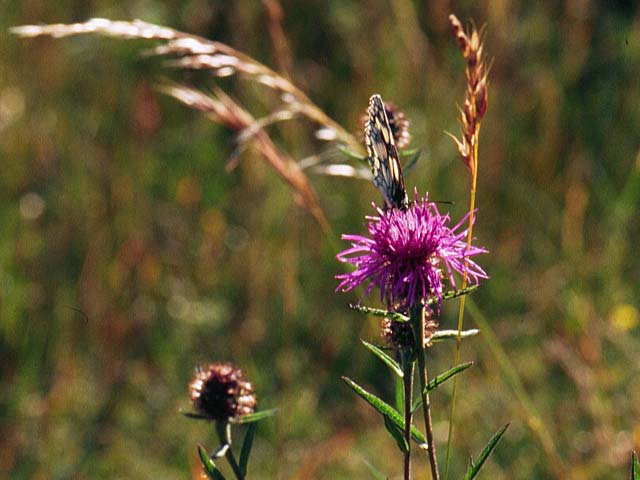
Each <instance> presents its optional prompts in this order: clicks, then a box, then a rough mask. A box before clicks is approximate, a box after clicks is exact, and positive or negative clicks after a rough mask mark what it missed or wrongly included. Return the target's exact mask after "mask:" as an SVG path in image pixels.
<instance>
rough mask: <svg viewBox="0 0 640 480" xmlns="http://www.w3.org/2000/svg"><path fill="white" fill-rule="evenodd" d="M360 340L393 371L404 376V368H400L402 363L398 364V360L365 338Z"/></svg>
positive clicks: (399, 375)
mask: <svg viewBox="0 0 640 480" xmlns="http://www.w3.org/2000/svg"><path fill="white" fill-rule="evenodd" d="M360 341H361V342H362V344H363V345H364V346H365V347H367V349H368V350H369V351H371V353H373V354H374V355H375V356H376V357H378V358H379V359H380V360H382V361H383V362H384V363H386V364H387V365H388V366H389V367H390V368H391V370H393V373H395V374H396V375H397V376H398V377H400V378H402V377H404V372H403V371H402V368H400V365H398V362H396V361H395V360H394V359H393V358H391V357H390V356H389V355H388V354H387V353H385V352H384V351H383V350H382V349H380V348H379V347H376V346H375V345H373V344H371V343H369V342H365V341H364V340H360Z"/></svg>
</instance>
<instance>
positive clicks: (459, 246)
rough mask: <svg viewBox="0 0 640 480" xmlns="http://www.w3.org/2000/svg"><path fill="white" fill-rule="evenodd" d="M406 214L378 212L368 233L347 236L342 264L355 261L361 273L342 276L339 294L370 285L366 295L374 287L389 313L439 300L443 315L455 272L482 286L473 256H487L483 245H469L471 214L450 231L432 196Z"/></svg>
mask: <svg viewBox="0 0 640 480" xmlns="http://www.w3.org/2000/svg"><path fill="white" fill-rule="evenodd" d="M414 198H415V201H414V202H413V203H412V204H411V205H410V206H409V208H407V209H406V210H404V211H403V210H399V209H389V210H386V211H384V210H382V209H381V208H378V207H375V205H374V207H375V208H376V211H377V213H378V215H377V216H374V217H367V218H368V219H369V220H370V221H369V225H368V228H369V235H370V237H364V236H361V235H342V239H343V240H347V241H349V242H351V248H348V249H346V250H344V251H343V252H341V253H339V254H338V255H337V258H338V260H339V261H341V262H344V263H351V264H352V265H354V266H355V267H356V269H355V270H354V271H352V272H350V273H344V274H341V275H337V276H336V278H337V279H339V280H340V284H339V285H338V287H337V288H336V290H342V291H343V292H347V291H349V290H352V289H354V288H355V287H357V286H358V285H360V284H363V283H366V284H367V286H366V290H365V294H364V296H366V295H368V294H369V293H371V291H372V290H373V289H374V287H376V286H377V287H378V288H379V289H380V299H381V300H384V299H386V301H387V306H388V308H389V309H390V310H394V311H406V310H408V309H409V308H411V307H412V306H414V305H416V304H418V303H419V302H420V301H425V300H427V299H428V298H431V297H436V298H437V299H438V301H437V303H436V311H437V312H439V311H440V306H441V303H442V293H443V290H444V286H443V281H444V280H445V279H446V280H448V281H449V283H450V284H451V286H452V287H453V288H455V286H456V283H455V279H454V277H453V272H454V271H455V272H457V273H458V274H460V275H466V276H467V278H468V279H470V280H471V281H473V282H475V283H476V284H477V283H478V280H479V279H480V278H487V274H486V273H485V272H484V270H483V269H482V268H481V267H480V266H479V265H478V264H476V263H475V262H474V261H473V260H471V257H473V256H475V255H478V254H480V253H486V250H485V249H484V248H481V247H476V246H471V247H467V243H466V241H465V239H466V236H467V229H466V228H465V229H463V226H464V225H465V224H466V222H467V220H468V216H469V215H468V214H467V215H466V216H465V217H464V218H463V219H462V220H460V222H458V223H457V224H456V225H455V226H453V227H450V226H449V222H450V217H449V215H448V214H446V215H442V214H441V213H440V212H439V211H438V207H437V206H436V204H435V203H433V202H429V201H428V198H427V197H425V198H422V199H419V198H418V192H417V190H416V191H415V192H414Z"/></svg>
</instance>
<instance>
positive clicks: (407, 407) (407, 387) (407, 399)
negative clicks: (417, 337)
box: [400, 349, 415, 480]
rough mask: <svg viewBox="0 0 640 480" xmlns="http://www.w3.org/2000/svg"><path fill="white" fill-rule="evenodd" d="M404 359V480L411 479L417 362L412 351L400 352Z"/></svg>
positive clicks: (404, 350)
mask: <svg viewBox="0 0 640 480" xmlns="http://www.w3.org/2000/svg"><path fill="white" fill-rule="evenodd" d="M400 355H401V358H402V371H403V373H404V376H403V377H402V382H403V385H404V438H405V440H406V442H407V450H406V451H405V453H404V480H410V478H411V413H412V408H411V404H412V397H413V393H412V390H413V369H414V366H415V360H413V359H412V358H411V357H412V351H411V349H403V350H402V351H401V352H400Z"/></svg>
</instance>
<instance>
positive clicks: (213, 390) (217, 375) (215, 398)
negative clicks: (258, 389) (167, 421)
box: [189, 363, 256, 420]
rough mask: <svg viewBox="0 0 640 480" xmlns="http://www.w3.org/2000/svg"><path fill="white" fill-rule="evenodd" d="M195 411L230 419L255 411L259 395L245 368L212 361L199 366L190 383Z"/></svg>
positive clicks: (207, 415)
mask: <svg viewBox="0 0 640 480" xmlns="http://www.w3.org/2000/svg"><path fill="white" fill-rule="evenodd" d="M189 392H190V395H191V401H192V403H193V408H194V409H195V411H196V412H197V413H198V414H200V415H202V416H203V417H206V418H208V419H210V420H229V419H231V418H236V417H241V416H243V415H248V414H250V413H253V412H254V411H255V408H256V396H255V394H254V393H253V386H252V385H251V383H249V382H247V381H246V379H245V378H244V375H243V373H242V370H240V369H239V368H237V367H236V366H235V365H232V364H230V363H212V364H211V365H209V366H207V367H205V368H197V369H196V377H195V378H194V379H193V380H192V381H191V383H190V384H189Z"/></svg>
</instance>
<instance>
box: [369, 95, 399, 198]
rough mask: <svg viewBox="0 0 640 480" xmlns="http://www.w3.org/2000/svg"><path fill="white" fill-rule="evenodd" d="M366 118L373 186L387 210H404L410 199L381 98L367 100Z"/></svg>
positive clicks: (375, 97) (376, 96)
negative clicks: (378, 192)
mask: <svg viewBox="0 0 640 480" xmlns="http://www.w3.org/2000/svg"><path fill="white" fill-rule="evenodd" d="M368 114H369V118H368V120H367V122H366V124H365V128H364V138H365V145H366V147H367V154H368V160H369V165H370V166H371V173H372V174H373V184H374V185H375V186H376V188H377V189H378V190H379V191H380V193H382V196H383V197H384V201H385V203H386V204H387V207H388V208H396V209H399V210H405V209H406V208H407V207H408V205H409V197H408V196H407V191H406V189H405V186H404V178H403V176H402V167H401V166H400V158H399V156H398V149H397V148H396V144H395V140H394V138H393V133H392V131H391V126H390V125H389V119H388V117H387V113H386V112H385V109H384V103H383V102H382V98H381V97H380V95H377V94H376V95H372V96H371V98H370V99H369V108H368Z"/></svg>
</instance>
